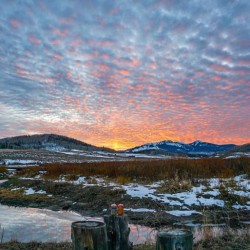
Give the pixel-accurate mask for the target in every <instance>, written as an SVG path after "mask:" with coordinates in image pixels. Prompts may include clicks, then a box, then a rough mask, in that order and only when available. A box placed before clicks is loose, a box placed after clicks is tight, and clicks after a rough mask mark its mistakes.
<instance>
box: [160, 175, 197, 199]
mask: <svg viewBox="0 0 250 250" xmlns="http://www.w3.org/2000/svg"><path fill="white" fill-rule="evenodd" d="M192 187H193V182H192V180H191V179H190V178H188V177H187V176H182V177H180V176H179V174H178V172H176V174H175V176H174V178H173V179H169V180H164V182H163V184H161V185H160V186H159V187H158V188H157V191H158V192H160V193H172V194H173V193H179V192H184V191H189V190H191V189H192Z"/></svg>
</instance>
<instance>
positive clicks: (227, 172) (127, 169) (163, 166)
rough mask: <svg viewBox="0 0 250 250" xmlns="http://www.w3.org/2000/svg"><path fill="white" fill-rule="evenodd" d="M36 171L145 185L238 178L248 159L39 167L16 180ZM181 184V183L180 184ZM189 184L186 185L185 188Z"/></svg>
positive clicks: (54, 176) (249, 171)
mask: <svg viewBox="0 0 250 250" xmlns="http://www.w3.org/2000/svg"><path fill="white" fill-rule="evenodd" d="M39 171H46V172H44V174H43V178H45V179H58V178H60V176H65V175H72V176H74V175H75V176H76V175H79V176H85V177H89V176H101V177H107V178H110V179H112V180H117V181H118V182H122V183H127V182H130V181H132V180H133V181H136V182H138V183H139V182H145V181H159V180H164V179H175V178H176V173H177V174H178V178H179V179H180V180H194V179H196V178H212V177H217V178H230V177H232V176H235V175H239V174H248V175H249V174H250V158H244V157H242V158H236V159H219V158H204V159H167V160H147V161H142V160H135V161H125V162H122V161H117V162H92V163H50V164H45V165H43V166H39V167H29V168H25V169H23V170H22V171H21V172H19V173H18V175H19V176H26V177H31V176H34V175H38V174H39V173H40V172H39ZM183 184H184V183H183ZM188 184H189V183H187V184H185V185H188Z"/></svg>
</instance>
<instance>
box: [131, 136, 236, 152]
mask: <svg viewBox="0 0 250 250" xmlns="http://www.w3.org/2000/svg"><path fill="white" fill-rule="evenodd" d="M235 146H236V145H234V144H225V145H217V144H213V143H208V142H202V141H195V142H192V143H189V144H186V143H183V142H174V141H170V140H167V141H161V142H156V143H147V144H144V145H141V146H138V147H135V148H132V149H128V150H126V152H127V153H142V152H143V153H147V152H148V153H150V152H152V151H153V152H154V153H156V152H157V151H158V152H159V154H162V152H165V154H173V153H175V154H184V155H189V156H210V155H213V154H215V153H218V152H224V151H226V150H229V149H232V148H234V147H235Z"/></svg>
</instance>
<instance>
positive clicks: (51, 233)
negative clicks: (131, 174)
mask: <svg viewBox="0 0 250 250" xmlns="http://www.w3.org/2000/svg"><path fill="white" fill-rule="evenodd" d="M88 219H91V220H93V219H95V220H98V221H103V219H102V218H100V217H96V218H90V217H83V216H81V215H79V214H77V213H74V212H69V211H51V210H47V209H38V208H20V207H18V208H16V207H9V206H5V205H1V204H0V241H1V239H3V241H4V242H6V241H10V240H18V241H21V242H29V241H39V242H64V241H71V223H72V222H73V221H79V220H88ZM129 226H130V230H131V232H130V241H132V242H133V243H134V244H140V243H144V242H155V236H156V233H157V231H156V230H154V229H152V228H150V227H146V226H140V225H134V224H130V225H129ZM173 227H174V228H180V227H181V228H189V229H190V230H192V231H193V234H194V240H195V241H199V240H200V239H202V238H204V237H206V236H212V237H215V236H221V235H223V234H224V233H225V232H226V231H227V230H228V228H227V227H226V226H225V224H215V225H214V224H204V225H202V224H197V223H195V222H191V221H186V222H185V221H184V222H182V223H176V224H175V225H174V226H173ZM173 227H169V228H165V229H172V228H173ZM236 233H237V234H245V233H250V225H249V224H248V223H245V224H244V227H242V228H241V229H237V231H236Z"/></svg>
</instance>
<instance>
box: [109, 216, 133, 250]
mask: <svg viewBox="0 0 250 250" xmlns="http://www.w3.org/2000/svg"><path fill="white" fill-rule="evenodd" d="M104 221H105V223H106V226H107V235H108V246H109V250H130V249H132V243H131V242H130V241H129V233H130V228H129V227H128V216H127V215H121V216H119V215H118V216H117V215H105V216H104Z"/></svg>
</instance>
